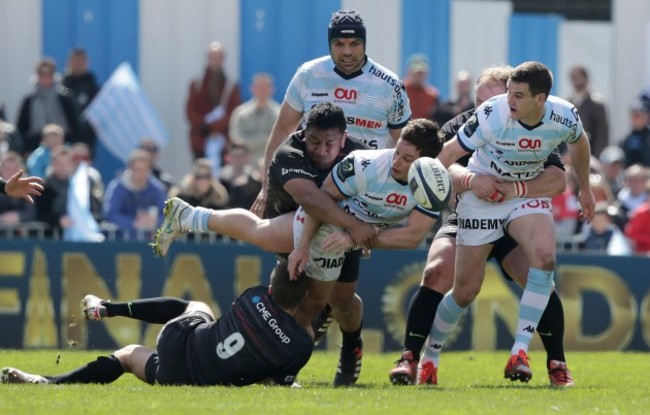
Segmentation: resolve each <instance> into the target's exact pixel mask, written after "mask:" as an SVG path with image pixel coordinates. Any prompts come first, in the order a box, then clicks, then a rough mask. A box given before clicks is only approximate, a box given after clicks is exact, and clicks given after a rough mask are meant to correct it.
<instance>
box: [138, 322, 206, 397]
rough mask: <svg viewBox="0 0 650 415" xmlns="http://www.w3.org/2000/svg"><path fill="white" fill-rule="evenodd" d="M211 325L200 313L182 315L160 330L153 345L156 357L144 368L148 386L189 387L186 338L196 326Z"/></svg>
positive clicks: (152, 357)
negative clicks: (154, 345)
mask: <svg viewBox="0 0 650 415" xmlns="http://www.w3.org/2000/svg"><path fill="white" fill-rule="evenodd" d="M211 321H214V320H213V318H212V317H211V316H210V315H209V314H206V313H204V312H202V311H193V312H191V313H187V314H182V315H180V316H178V317H176V318H175V319H173V320H170V321H168V322H167V323H166V324H165V325H164V326H163V328H162V330H160V333H159V334H158V340H157V341H156V348H157V353H154V354H153V355H151V357H150V358H149V360H147V363H146V365H145V377H146V379H147V383H150V384H152V385H153V384H154V383H159V384H161V385H192V384H193V382H192V378H191V376H190V372H189V369H188V368H187V363H186V356H187V350H186V347H187V346H186V344H187V336H188V335H190V334H191V333H192V332H194V330H195V329H196V326H198V325H199V324H203V323H209V322H211Z"/></svg>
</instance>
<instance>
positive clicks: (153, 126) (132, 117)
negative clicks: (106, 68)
mask: <svg viewBox="0 0 650 415" xmlns="http://www.w3.org/2000/svg"><path fill="white" fill-rule="evenodd" d="M85 114H86V117H87V118H88V120H89V121H90V123H91V124H92V126H93V128H94V129H95V132H96V133H97V137H98V139H99V140H100V141H101V143H102V144H103V145H104V147H106V148H107V149H108V151H110V152H111V154H113V155H114V156H115V157H117V158H119V159H121V160H124V161H126V159H127V158H128V156H129V153H130V152H131V151H132V150H133V149H135V148H136V147H137V146H138V144H139V142H140V140H141V139H142V138H144V137H147V138H151V139H153V140H155V141H157V142H158V144H159V145H160V146H161V147H162V146H163V145H164V144H165V143H166V142H167V141H169V133H168V132H167V130H166V129H165V127H164V126H163V124H162V122H161V120H160V117H159V116H158V114H157V113H156V111H155V110H154V108H153V106H152V105H151V103H150V102H149V99H147V96H146V95H145V94H144V91H143V90H142V88H141V87H140V84H139V82H138V80H137V78H136V76H135V74H134V73H133V69H131V65H129V64H128V63H127V62H124V63H122V64H121V65H120V66H118V67H117V69H115V71H114V72H113V74H112V75H111V77H110V78H109V79H108V81H106V83H105V84H104V85H103V86H102V89H101V90H100V91H99V94H97V96H96V97H95V99H94V100H93V101H92V103H91V104H90V105H89V106H88V108H87V109H86V111H85Z"/></svg>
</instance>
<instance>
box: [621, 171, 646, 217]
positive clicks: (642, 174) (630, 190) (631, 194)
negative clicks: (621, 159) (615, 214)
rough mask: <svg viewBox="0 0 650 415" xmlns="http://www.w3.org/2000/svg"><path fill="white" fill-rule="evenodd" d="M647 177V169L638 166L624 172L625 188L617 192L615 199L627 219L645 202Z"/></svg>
mask: <svg viewBox="0 0 650 415" xmlns="http://www.w3.org/2000/svg"><path fill="white" fill-rule="evenodd" d="M648 177H650V175H649V174H648V169H647V168H646V167H644V166H642V165H640V164H634V165H632V166H630V167H628V168H627V169H626V170H625V186H624V187H623V189H621V191H620V192H618V195H617V199H618V201H619V203H620V205H621V209H623V211H624V212H625V213H626V215H627V217H628V218H629V217H630V214H631V213H632V212H633V211H634V210H635V209H636V208H637V207H639V206H641V204H643V202H645V201H646V198H647V196H648V192H647V189H646V182H647V181H648Z"/></svg>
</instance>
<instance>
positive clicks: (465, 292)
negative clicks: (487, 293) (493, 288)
mask: <svg viewBox="0 0 650 415" xmlns="http://www.w3.org/2000/svg"><path fill="white" fill-rule="evenodd" d="M479 292H481V287H480V286H478V285H475V284H468V285H455V286H454V300H456V303H458V305H459V306H461V307H467V306H469V305H470V304H472V302H473V301H474V299H476V297H477V296H478V294H479Z"/></svg>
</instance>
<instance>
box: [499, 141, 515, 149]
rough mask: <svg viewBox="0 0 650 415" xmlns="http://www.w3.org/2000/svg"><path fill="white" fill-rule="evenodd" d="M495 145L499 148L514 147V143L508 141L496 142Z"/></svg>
mask: <svg viewBox="0 0 650 415" xmlns="http://www.w3.org/2000/svg"><path fill="white" fill-rule="evenodd" d="M495 143H496V144H498V145H500V146H503V147H514V146H515V143H513V142H510V141H498V140H497V141H496V142H495Z"/></svg>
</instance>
